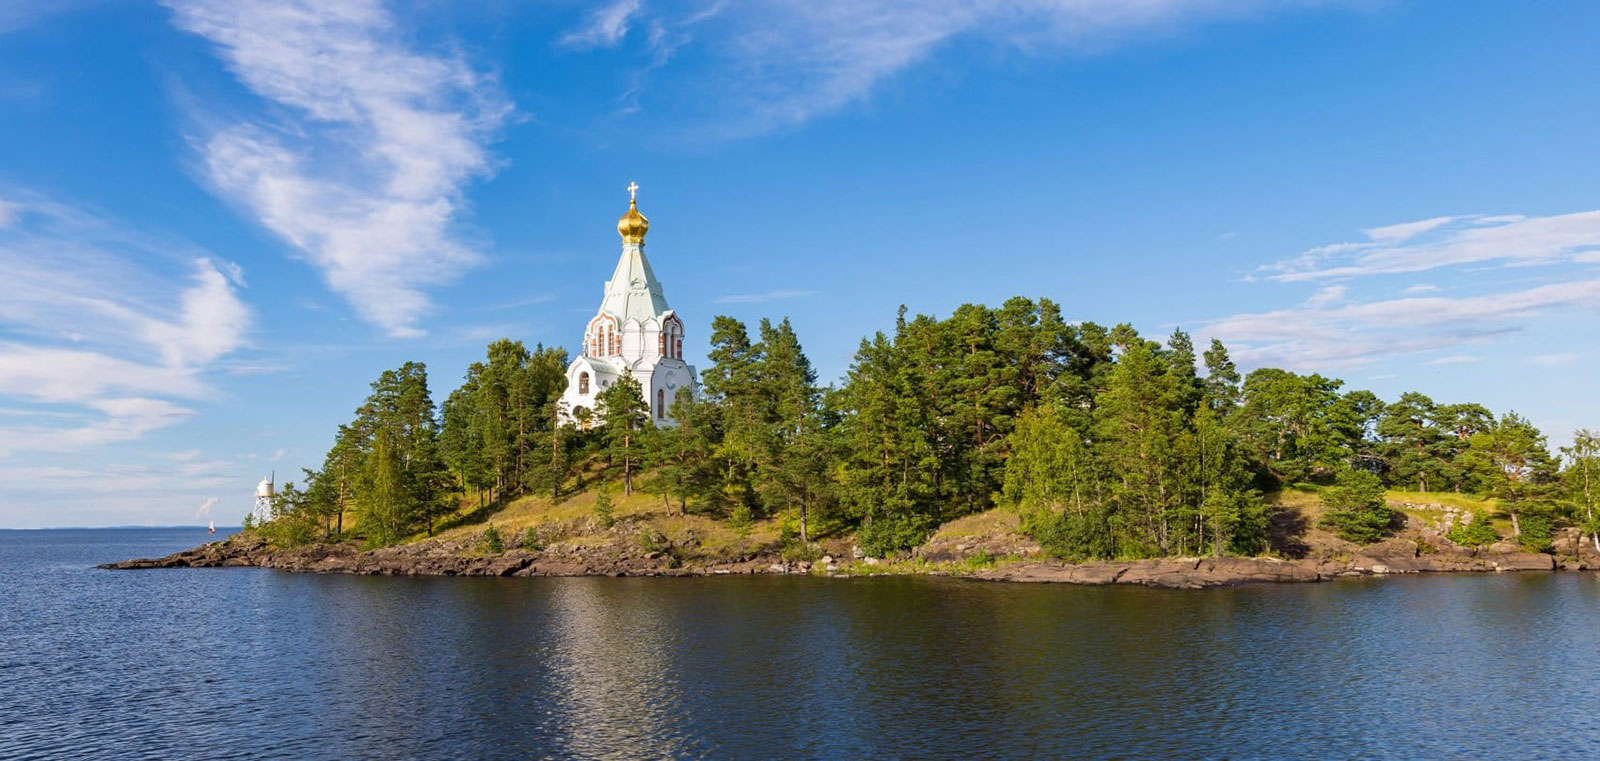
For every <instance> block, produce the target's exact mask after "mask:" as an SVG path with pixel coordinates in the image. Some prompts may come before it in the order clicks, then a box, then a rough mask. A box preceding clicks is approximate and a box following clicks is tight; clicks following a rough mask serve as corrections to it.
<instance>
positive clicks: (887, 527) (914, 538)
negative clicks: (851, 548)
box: [856, 515, 934, 558]
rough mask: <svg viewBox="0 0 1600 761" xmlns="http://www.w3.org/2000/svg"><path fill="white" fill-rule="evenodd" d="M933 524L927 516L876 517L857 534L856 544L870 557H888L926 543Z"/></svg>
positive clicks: (931, 519)
mask: <svg viewBox="0 0 1600 761" xmlns="http://www.w3.org/2000/svg"><path fill="white" fill-rule="evenodd" d="M933 523H934V522H933V518H932V517H931V516H927V515H880V516H876V517H873V518H872V519H871V520H870V521H869V522H868V523H866V524H865V525H863V526H862V527H861V530H860V531H857V532H856V544H859V545H861V551H862V552H865V553H867V556H868V557H874V558H881V557H888V556H889V555H890V554H891V553H895V552H899V551H901V550H909V549H911V548H912V547H915V546H917V545H919V544H922V543H923V542H924V541H926V540H927V538H928V534H930V533H932V532H933Z"/></svg>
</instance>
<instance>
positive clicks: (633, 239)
mask: <svg viewBox="0 0 1600 761" xmlns="http://www.w3.org/2000/svg"><path fill="white" fill-rule="evenodd" d="M638 192H639V183H637V182H630V183H628V213H626V214H623V215H622V218H621V219H618V220H617V234H618V235H621V236H622V242H623V243H644V234H645V233H647V232H650V220H649V219H647V218H646V217H645V215H643V214H640V213H639V202H638V200H637V199H636V198H635V196H636V195H637V194H638Z"/></svg>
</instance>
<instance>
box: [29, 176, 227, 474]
mask: <svg viewBox="0 0 1600 761" xmlns="http://www.w3.org/2000/svg"><path fill="white" fill-rule="evenodd" d="M6 195H7V200H6V201H5V203H6V204H7V206H8V208H10V209H11V210H12V212H11V214H12V220H11V223H10V224H9V225H8V226H6V227H4V228H0V282H4V283H5V284H6V286H5V288H3V289H0V329H4V331H5V332H6V333H7V334H8V335H9V337H8V339H7V340H3V341H0V397H3V398H4V399H6V400H8V401H12V402H15V403H19V404H22V405H32V406H25V407H22V408H21V409H22V410H24V411H32V412H34V413H37V414H31V415H23V416H17V421H18V422H15V423H7V424H4V425H0V457H5V456H8V455H9V454H12V453H15V452H21V451H38V450H75V449H81V448H84V447H88V446H90V445H94V444H101V443H108V442H116V441H129V440H133V439H137V438H139V437H141V436H143V435H144V434H146V433H148V432H150V431H153V430H156V429H158V428H163V427H166V426H169V425H172V424H174V423H177V422H180V421H182V420H184V419H186V418H188V417H189V416H191V415H192V414H193V413H192V411H190V410H189V409H187V408H186V407H184V406H182V405H181V404H179V403H178V402H177V401H175V400H181V399H191V398H196V397H201V396H205V395H206V394H207V393H208V388H207V386H206V384H205V382H204V380H203V376H204V374H205V373H206V372H208V371H209V370H211V369H212V368H213V367H214V365H215V363H216V362H217V361H218V360H219V359H221V358H223V357H225V356H226V355H228V354H230V353H232V352H234V351H236V350H238V349H239V348H241V347H243V346H244V345H245V342H246V340H247V339H246V336H247V334H248V332H249V330H250V324H251V315H250V310H249V308H248V307H246V306H245V304H244V302H243V301H241V300H240V299H239V296H238V293H237V290H236V288H237V286H236V284H235V282H234V281H233V280H230V279H229V278H228V276H226V275H224V274H223V272H224V271H230V272H234V271H236V268H235V267H233V266H232V265H231V264H230V263H227V262H221V261H219V260H215V259H212V258H208V257H204V256H203V252H198V251H195V250H194V249H193V248H192V247H189V246H186V245H184V244H181V243H175V242H170V241H158V240H153V239H149V238H147V237H144V236H141V235H138V234H134V233H130V232H128V231H126V230H123V229H121V228H120V227H118V226H117V225H115V224H114V223H112V222H111V221H109V220H106V219H104V218H101V217H99V216H97V215H95V214H93V213H91V212H88V211H85V210H82V209H78V208H74V207H70V206H67V205H63V204H59V203H56V202H52V201H49V200H47V199H43V198H41V197H38V196H36V195H32V194H27V193H22V192H20V191H16V190H10V191H6ZM191 257H194V258H191ZM43 413H48V414H43Z"/></svg>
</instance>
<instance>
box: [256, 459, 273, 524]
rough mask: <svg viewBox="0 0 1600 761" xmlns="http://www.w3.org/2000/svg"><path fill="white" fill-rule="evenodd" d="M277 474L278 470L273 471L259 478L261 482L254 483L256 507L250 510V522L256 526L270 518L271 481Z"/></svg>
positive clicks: (271, 500)
mask: <svg viewBox="0 0 1600 761" xmlns="http://www.w3.org/2000/svg"><path fill="white" fill-rule="evenodd" d="M277 476H278V472H277V471H273V472H272V475H270V476H267V477H266V478H263V479H261V483H259V484H256V507H255V509H254V510H251V511H250V522H251V523H254V524H256V525H257V526H259V525H261V524H263V523H266V522H267V521H270V520H272V502H273V499H272V498H273V495H274V494H275V492H274V490H273V488H272V486H273V484H272V482H273V481H274V480H275V479H276V478H277Z"/></svg>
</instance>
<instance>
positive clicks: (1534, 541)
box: [1517, 511, 1555, 552]
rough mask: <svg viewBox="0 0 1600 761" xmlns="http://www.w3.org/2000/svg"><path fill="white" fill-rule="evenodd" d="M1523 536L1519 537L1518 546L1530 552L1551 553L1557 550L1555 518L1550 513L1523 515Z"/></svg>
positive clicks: (1540, 512)
mask: <svg viewBox="0 0 1600 761" xmlns="http://www.w3.org/2000/svg"><path fill="white" fill-rule="evenodd" d="M1521 523H1522V534H1521V536H1519V537H1517V544H1519V545H1521V546H1522V548H1523V549H1525V550H1527V551H1529V552H1550V551H1552V550H1554V549H1555V547H1554V544H1553V542H1552V536H1553V535H1554V533H1555V518H1554V516H1552V515H1550V514H1549V513H1548V512H1543V511H1538V512H1530V513H1525V514H1523V515H1522V520H1521Z"/></svg>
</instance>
